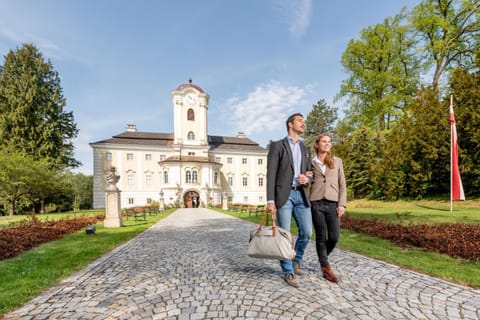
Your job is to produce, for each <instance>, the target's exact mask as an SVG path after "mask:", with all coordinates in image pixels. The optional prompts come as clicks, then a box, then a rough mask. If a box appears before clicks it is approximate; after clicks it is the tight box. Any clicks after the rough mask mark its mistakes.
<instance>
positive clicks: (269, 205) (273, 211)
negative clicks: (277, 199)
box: [267, 203, 277, 215]
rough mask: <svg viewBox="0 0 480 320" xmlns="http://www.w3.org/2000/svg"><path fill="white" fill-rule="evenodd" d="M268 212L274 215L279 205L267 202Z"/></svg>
mask: <svg viewBox="0 0 480 320" xmlns="http://www.w3.org/2000/svg"><path fill="white" fill-rule="evenodd" d="M267 212H270V213H271V214H272V215H275V214H276V213H277V206H275V203H269V204H267Z"/></svg>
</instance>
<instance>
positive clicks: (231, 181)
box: [228, 177, 233, 186]
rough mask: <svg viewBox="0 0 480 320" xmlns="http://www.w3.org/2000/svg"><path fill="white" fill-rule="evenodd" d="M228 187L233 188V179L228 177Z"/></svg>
mask: <svg viewBox="0 0 480 320" xmlns="http://www.w3.org/2000/svg"><path fill="white" fill-rule="evenodd" d="M228 185H229V186H233V177H228Z"/></svg>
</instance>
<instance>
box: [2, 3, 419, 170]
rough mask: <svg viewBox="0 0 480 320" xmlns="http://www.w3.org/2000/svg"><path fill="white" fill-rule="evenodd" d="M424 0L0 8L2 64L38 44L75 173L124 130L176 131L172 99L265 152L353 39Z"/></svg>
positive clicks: (333, 78) (325, 93) (327, 94)
mask: <svg viewBox="0 0 480 320" xmlns="http://www.w3.org/2000/svg"><path fill="white" fill-rule="evenodd" d="M419 2H420V1H419V0H416V1H414V0H335V1H331V0H329V1H325V0H318V1H315V0H196V1H194V0H183V1H173V0H171V1H167V0H164V1H161V0H140V1H127V0H121V1H113V0H69V1H64V0H0V55H1V56H2V60H1V63H2V64H3V62H4V56H5V55H6V54H7V53H8V51H9V50H11V49H15V48H17V47H18V46H20V45H21V44H22V43H26V42H30V43H33V44H35V45H36V46H37V47H38V48H39V49H40V51H41V52H42V53H43V55H44V57H45V59H50V60H51V62H52V63H53V66H54V68H55V70H57V71H58V72H59V75H60V78H61V86H62V88H63V90H64V95H65V97H66V99H67V107H66V109H67V111H70V110H73V113H74V116H75V121H76V123H77V125H78V128H79V130H80V132H79V134H78V137H77V138H76V139H75V140H74V144H75V155H76V158H77V159H78V160H80V161H81V162H82V163H83V166H82V167H80V168H79V169H78V170H77V171H79V172H83V173H85V174H92V173H93V171H92V162H93V161H92V150H91V148H90V146H89V143H90V142H96V141H99V140H103V139H107V138H110V137H111V136H112V135H115V134H118V133H121V132H123V131H124V130H125V126H126V124H128V123H133V124H136V125H137V129H138V130H139V131H148V132H173V124H172V122H173V109H172V102H171V95H170V92H171V91H172V90H174V89H175V88H176V87H177V86H178V85H180V84H182V83H186V82H188V79H189V78H190V77H191V78H192V80H193V83H194V84H196V85H198V86H200V87H201V88H203V90H204V91H205V92H206V93H208V94H209V95H210V104H209V111H208V127H209V128H208V129H209V134H210V135H224V136H235V135H236V134H237V132H238V131H244V132H245V133H246V134H247V136H248V137H249V138H251V139H252V140H254V141H256V142H258V143H259V144H260V145H262V146H265V145H266V144H267V143H268V141H269V140H270V139H272V140H277V139H280V138H282V137H284V136H285V134H286V131H285V125H284V121H285V119H286V117H287V116H288V115H289V114H291V113H294V112H302V113H303V114H304V115H305V116H307V115H308V113H309V112H310V110H311V109H312V106H313V105H314V104H316V102H317V101H318V100H320V99H324V100H325V101H326V102H327V103H328V104H329V105H331V106H336V107H339V108H340V109H341V108H342V106H341V104H339V105H334V104H333V97H334V96H335V95H336V94H337V93H338V91H339V88H340V83H341V81H342V80H345V79H346V78H347V74H346V73H344V71H343V68H342V65H341V63H340V60H341V55H342V53H343V51H344V50H345V48H346V45H347V43H348V41H349V40H351V39H353V38H358V37H359V34H360V31H361V30H362V29H363V28H366V27H368V26H373V25H374V24H377V23H381V22H382V21H383V20H384V19H385V18H386V17H388V16H392V15H395V14H397V13H399V12H400V9H401V8H402V7H404V6H406V7H407V8H408V9H411V8H413V7H414V6H415V5H417V4H418V3H419Z"/></svg>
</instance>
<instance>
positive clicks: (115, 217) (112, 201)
mask: <svg viewBox="0 0 480 320" xmlns="http://www.w3.org/2000/svg"><path fill="white" fill-rule="evenodd" d="M105 180H106V181H107V183H108V186H107V188H105V220H104V221H103V225H104V226H105V228H119V227H121V226H123V222H122V208H121V205H120V192H121V191H120V190H119V189H118V188H117V186H116V184H117V182H118V180H120V176H119V175H117V173H116V169H115V167H110V168H109V169H108V173H107V174H106V176H105Z"/></svg>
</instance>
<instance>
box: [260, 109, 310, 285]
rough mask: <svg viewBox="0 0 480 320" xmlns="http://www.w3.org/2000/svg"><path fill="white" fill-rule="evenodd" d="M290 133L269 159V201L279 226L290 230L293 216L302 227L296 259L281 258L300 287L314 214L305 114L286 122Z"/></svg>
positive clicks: (286, 274)
mask: <svg viewBox="0 0 480 320" xmlns="http://www.w3.org/2000/svg"><path fill="white" fill-rule="evenodd" d="M286 125H287V131H288V135H287V137H285V138H284V139H282V140H279V141H275V142H272V143H271V145H270V148H269V151H268V158H267V203H268V207H267V209H268V211H269V212H270V213H271V214H272V215H273V217H276V219H277V224H278V226H279V227H281V228H284V229H286V230H290V224H291V220H292V216H293V218H294V220H295V223H296V224H297V227H298V237H297V241H296V243H295V252H296V256H295V258H294V260H293V261H291V260H280V266H281V267H282V273H283V277H284V279H285V281H286V282H287V283H288V284H289V285H291V286H294V287H298V286H300V281H299V280H298V277H297V276H296V275H302V274H304V271H303V270H302V269H301V267H300V262H301V261H302V258H303V254H304V252H305V248H306V247H307V245H308V242H309V241H310V237H311V235H312V215H311V212H310V203H309V200H308V198H309V196H308V194H307V192H308V190H307V188H306V186H307V185H308V184H309V182H310V178H309V177H307V175H306V173H307V171H311V170H312V169H311V159H310V151H309V150H308V148H306V147H305V146H304V145H303V143H302V142H301V141H300V135H301V134H303V132H304V130H305V121H304V119H303V115H302V114H301V113H295V114H293V115H291V116H290V117H288V119H287V121H286Z"/></svg>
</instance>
